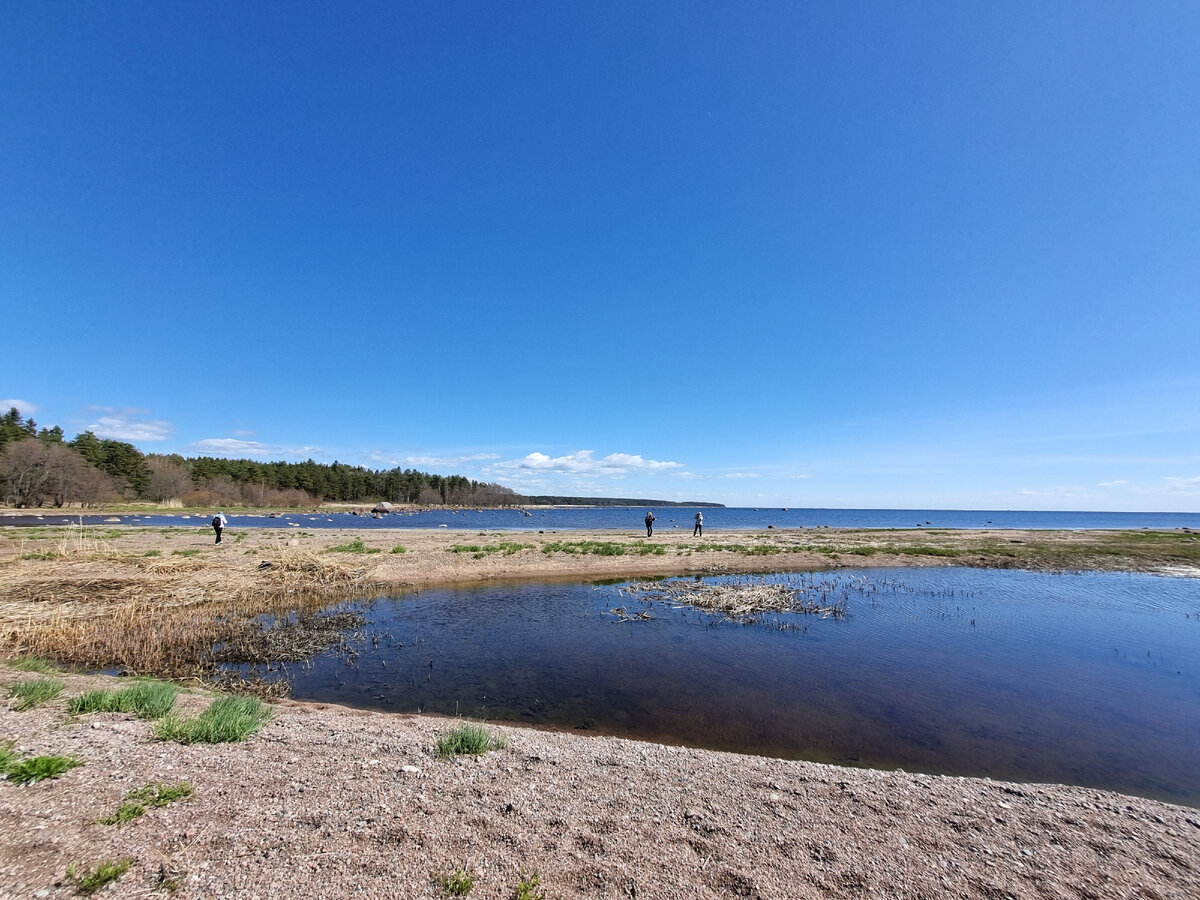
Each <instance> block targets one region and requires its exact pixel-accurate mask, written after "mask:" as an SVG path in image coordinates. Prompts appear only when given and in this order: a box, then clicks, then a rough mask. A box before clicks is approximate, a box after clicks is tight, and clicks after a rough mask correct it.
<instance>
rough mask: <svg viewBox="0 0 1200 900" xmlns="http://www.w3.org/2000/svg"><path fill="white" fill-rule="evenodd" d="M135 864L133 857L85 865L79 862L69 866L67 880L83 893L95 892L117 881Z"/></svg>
mask: <svg viewBox="0 0 1200 900" xmlns="http://www.w3.org/2000/svg"><path fill="white" fill-rule="evenodd" d="M132 865H133V860H132V859H118V860H106V861H104V862H101V863H97V864H96V865H95V866H94V867H93V866H86V867H83V866H81V865H80V863H78V862H73V863H71V864H70V865H69V866H67V880H68V881H69V882H71V883H72V884H73V885H75V890H77V891H78V892H79V893H81V894H94V893H96V891H98V890H100V888H102V887H104V886H105V885H106V884H108V883H110V882H113V881H116V880H117V879H118V878H120V877H121V876H122V875H124V874H125V873H126V872H127V871H129V867H130V866H132Z"/></svg>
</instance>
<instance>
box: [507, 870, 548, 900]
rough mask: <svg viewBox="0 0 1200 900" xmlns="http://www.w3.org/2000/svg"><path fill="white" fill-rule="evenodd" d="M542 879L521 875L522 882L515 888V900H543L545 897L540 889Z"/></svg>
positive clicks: (535, 876)
mask: <svg viewBox="0 0 1200 900" xmlns="http://www.w3.org/2000/svg"><path fill="white" fill-rule="evenodd" d="M541 883H542V879H541V878H539V877H538V876H537V875H525V874H522V875H521V880H520V881H518V882H517V886H516V887H515V888H513V900H542V898H543V897H544V896H545V895H544V894H543V893H542V892H541V889H540V887H539V885H541Z"/></svg>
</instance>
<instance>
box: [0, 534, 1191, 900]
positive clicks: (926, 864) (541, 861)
mask: <svg viewBox="0 0 1200 900" xmlns="http://www.w3.org/2000/svg"><path fill="white" fill-rule="evenodd" d="M356 542H357V543H356ZM397 548H403V552H399V551H397ZM370 551H378V552H370ZM964 564H965V565H985V566H1020V567H1023V568H1042V569H1084V568H1093V569H1110V570H1130V571H1164V572H1173V573H1177V574H1188V573H1190V574H1195V573H1196V572H1198V571H1200V544H1197V542H1196V540H1195V536H1194V535H1190V534H1187V533H1174V532H1171V533H1152V534H1148V535H1139V534H1134V533H1110V532H1100V533H1097V532H1050V533H1047V532H1000V531H988V532H937V533H933V532H930V531H925V530H921V531H913V532H898V531H896V532H894V531H887V532H874V531H834V530H824V529H821V530H811V529H806V530H797V531H779V532H770V533H762V532H759V533H747V532H731V533H728V534H710V535H707V536H705V538H704V539H703V540H701V539H699V538H696V539H693V538H691V536H690V534H683V533H678V532H676V533H672V532H667V533H662V534H661V535H658V534H656V536H655V537H654V538H653V539H652V540H649V541H647V540H646V539H645V536H644V535H636V534H632V533H630V532H619V533H618V532H588V533H582V532H559V533H557V534H553V533H536V532H523V533H513V532H506V533H478V534H477V533H462V532H451V531H449V530H447V529H434V530H423V531H415V530H409V529H395V530H384V531H378V530H371V531H355V530H329V531H325V530H315V529H314V530H312V531H305V530H304V529H302V528H298V529H292V530H289V531H288V532H284V533H280V532H278V531H267V530H266V529H261V530H260V529H233V530H231V531H227V532H226V535H225V540H224V542H223V543H222V545H220V546H216V545H214V544H213V537H212V531H211V529H209V528H197V527H190V528H173V529H137V528H125V527H107V526H106V527H104V528H97V529H90V528H89V529H82V530H81V529H78V528H76V529H65V528H56V529H34V530H26V529H13V528H3V529H0V574H2V576H3V577H2V578H0V627H2V629H3V635H4V637H3V641H4V643H3V648H4V650H5V651H6V652H8V653H22V652H28V651H29V650H30V649H39V650H43V651H44V650H45V649H46V648H45V646H42V645H36V641H35V639H38V638H39V637H40V638H48V637H49V638H52V637H54V636H55V635H57V636H58V637H59V638H61V639H62V640H63V641H64V645H63V649H64V650H66V649H68V648H69V647H78V646H81V641H82V642H83V645H86V644H87V641H88V640H90V641H92V642H93V643H92V644H91V645H90V646H92V647H93V649H95V648H96V647H99V649H100V651H104V652H111V651H114V650H115V649H120V648H115V647H111V646H109V647H106V646H103V645H102V642H100V639H101V637H103V636H104V635H108V636H109V639H113V640H115V639H116V637H117V635H118V634H122V635H126V637H127V636H128V632H129V631H130V629H132V628H135V627H145V628H147V630H148V637H147V646H152V645H154V644H158V643H161V642H162V641H163V640H164V639H166V638H167V637H168V636H169V634H168V632H169V630H170V629H171V628H176V627H177V626H178V623H179V622H180V621H185V620H186V621H193V622H196V623H199V622H207V621H209V620H211V619H213V618H214V614H215V613H216V612H218V611H223V612H225V613H227V612H228V611H230V610H233V609H236V610H239V611H240V612H241V613H243V614H253V613H254V612H256V611H259V610H265V609H277V608H279V607H280V605H281V604H282V605H286V604H289V603H300V602H305V603H312V604H314V605H315V604H320V603H323V602H328V600H329V599H330V598H331V597H341V596H347V595H355V594H356V595H358V596H369V595H372V594H373V593H377V592H379V591H382V590H409V589H420V588H421V587H423V586H426V585H432V584H445V583H461V582H471V581H479V580H491V579H498V578H507V579H527V578H570V579H575V580H587V579H594V578H606V577H624V576H635V577H636V576H639V575H663V574H688V573H724V572H755V571H784V570H800V569H812V568H829V567H832V566H846V567H863V566H878V565H888V566H891V565H964ZM301 598H303V599H301ZM189 617H190V618H189ZM134 623H142V624H141V625H140V626H135V624H134ZM197 627H199V626H198V625H197ZM170 633H171V634H173V633H174V632H170ZM201 636H202V637H203V635H201ZM126 649H127V648H126ZM60 658H61V657H60ZM38 677H41V676H37V675H33V674H31V673H27V672H18V671H15V670H12V669H7V668H3V667H0V681H2V683H3V685H4V686H5V687H7V686H11V685H12V684H14V683H17V682H21V681H29V680H33V679H35V678H38ZM57 677H61V678H62V680H63V681H64V682H66V685H67V687H66V690H65V691H64V693H63V695H62V697H60V698H59V699H56V700H54V701H51V702H50V703H48V704H46V705H45V706H42V707H38V708H36V709H33V710H30V711H26V712H16V711H14V710H12V709H5V710H3V711H0V739H9V740H12V741H13V742H14V743H15V745H16V746H17V747H18V748H19V749H20V751H21V752H22V753H23V754H26V755H33V754H66V755H74V756H76V757H78V758H79V759H80V760H81V761H83V763H84V765H82V766H80V767H79V768H76V769H72V770H71V771H69V772H67V773H66V774H64V775H63V776H61V777H60V778H58V779H55V780H49V781H43V782H39V783H36V784H33V785H29V786H24V787H19V786H17V785H14V784H11V783H8V782H4V783H0V897H14V898H15V897H67V896H73V895H74V888H73V887H72V886H71V885H70V883H69V882H68V881H67V880H66V878H65V873H66V870H67V867H68V866H69V865H70V864H71V863H72V862H75V861H78V862H80V863H81V864H85V865H86V864H94V863H97V862H100V861H104V860H110V861H111V860H119V859H130V860H133V863H132V866H131V868H130V869H129V871H128V872H126V873H125V875H124V876H123V877H122V878H121V879H120V881H119V882H118V883H116V884H115V885H114V886H112V887H109V888H106V889H105V890H104V892H103V895H104V896H119V897H133V896H138V897H144V896H148V895H150V894H151V892H152V891H153V890H154V889H155V888H157V887H162V886H164V885H174V886H175V887H174V896H179V897H201V896H203V897H209V896H214V895H231V894H233V895H239V896H247V897H277V896H283V895H285V894H295V893H300V894H302V895H303V896H305V897H330V898H333V897H345V896H349V895H352V894H363V895H365V896H380V897H430V898H433V897H442V896H446V893H445V892H444V891H443V889H442V888H440V887H439V886H438V885H437V884H436V882H435V878H436V876H437V875H439V874H448V873H450V872H452V871H454V870H455V869H459V868H461V869H464V870H465V871H467V872H468V873H470V874H471V875H472V876H473V877H474V887H473V889H472V890H471V892H470V896H472V897H491V898H510V897H513V896H514V891H515V887H516V885H517V884H518V883H519V882H520V881H521V879H522V878H525V877H527V876H531V875H534V874H536V875H537V876H538V877H539V879H540V888H539V890H540V891H541V894H538V895H535V896H544V897H547V898H549V897H562V898H574V897H598V898H636V897H642V898H657V897H664V898H676V897H678V898H691V897H700V898H718V897H720V898H724V897H739V896H740V897H762V898H792V897H800V898H807V897H812V898H818V897H821V898H843V897H845V898H850V897H880V898H882V897H901V898H918V897H928V898H933V897H947V898H1002V897H1017V898H1024V897H1104V898H1107V897H1114V898H1116V897H1149V898H1153V897H1161V898H1175V897H1179V898H1184V897H1194V896H1197V895H1200V849H1198V847H1200V813H1198V812H1197V811H1196V810H1192V809H1186V808H1181V807H1176V806H1172V805H1169V804H1164V803H1160V802H1157V801H1152V800H1146V799H1141V798H1134V797H1128V796H1124V795H1118V794H1113V793H1108V792H1102V791H1095V790H1089V789H1084V788H1075V787H1068V786H1057V785H1015V784H1005V783H1001V782H995V781H990V780H980V779H970V778H956V777H939V776H926V775H914V774H909V773H904V772H878V771H871V770H859V769H849V768H841V767H834V766H825V765H821V764H817V763H807V762H794V761H785V760H776V759H766V758H761V757H753V756H742V755H736V754H726V753H718V752H713V751H704V750H693V749H687V748H678V747H667V746H662V745H657V744H649V743H640V742H634V741H627V740H622V739H616V738H606V737H591V736H582V735H576V734H564V733H550V732H543V731H538V730H532V729H523V728H519V727H513V726H501V725H497V726H494V727H493V726H489V729H490V730H492V731H494V732H495V733H497V734H501V735H503V736H505V737H506V738H507V740H508V745H507V747H506V748H504V749H502V750H496V751H492V752H489V753H487V754H485V755H483V756H481V757H465V758H464V757H459V758H458V759H457V760H454V761H446V760H441V759H438V758H437V757H436V755H435V753H434V750H433V748H434V745H435V743H436V740H437V738H438V736H439V735H441V734H443V733H445V732H446V731H448V730H449V729H450V728H451V727H452V726H453V724H454V723H453V722H452V721H450V720H446V719H443V718H439V717H433V716H409V715H397V714H387V713H378V712H361V711H357V710H351V709H346V708H340V707H336V706H331V705H324V704H307V703H297V702H293V701H290V700H286V699H284V700H275V701H273V704H274V708H275V716H274V718H273V720H272V721H271V722H270V723H269V724H268V725H266V726H265V727H264V729H263V730H262V731H261V732H260V733H259V734H257V735H255V736H253V737H251V738H250V739H249V740H248V741H246V742H245V743H240V744H219V745H208V744H193V745H187V746H182V745H179V744H173V743H167V742H162V741H158V740H155V739H153V737H152V732H151V726H150V724H149V723H147V722H144V721H141V720H138V719H135V718H133V717H131V716H128V715H124V714H114V713H103V714H93V715H89V716H84V717H80V718H78V719H71V718H69V717H68V716H67V715H66V713H65V699H64V698H67V697H70V696H74V695H77V694H79V693H81V692H82V691H83V690H84V689H87V688H89V687H94V686H98V685H101V686H102V685H111V684H115V683H116V679H109V678H105V677H103V676H82V675H63V676H57ZM183 702H184V703H185V705H190V706H191V707H192V708H195V709H198V708H199V707H200V706H202V705H203V704H204V703H205V702H207V698H206V695H205V694H204V693H203V692H202V691H197V692H196V693H194V694H192V695H189V696H188V697H186V698H184V700H183ZM180 781H187V782H189V783H190V784H191V786H192V787H193V789H194V795H193V797H192V798H191V799H188V800H183V801H178V802H176V803H172V804H171V805H169V806H165V807H162V808H158V809H151V810H149V811H148V812H147V814H146V815H145V816H143V817H142V818H141V819H138V820H136V821H134V822H132V823H129V824H126V825H122V826H115V825H102V824H98V823H97V821H96V820H97V819H99V818H102V817H105V816H110V815H112V813H113V811H114V810H115V809H116V807H117V806H118V805H119V804H120V802H121V799H122V798H123V797H124V796H125V794H126V793H128V792H129V791H131V790H134V789H137V788H140V787H144V786H146V785H148V784H153V783H156V782H166V783H171V784H175V783H179V782H180Z"/></svg>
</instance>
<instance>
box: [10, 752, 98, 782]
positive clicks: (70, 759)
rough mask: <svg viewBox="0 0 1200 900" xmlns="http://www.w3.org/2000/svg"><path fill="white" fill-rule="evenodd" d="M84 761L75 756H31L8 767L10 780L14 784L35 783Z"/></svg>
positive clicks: (69, 769)
mask: <svg viewBox="0 0 1200 900" xmlns="http://www.w3.org/2000/svg"><path fill="white" fill-rule="evenodd" d="M82 765H83V763H82V762H81V761H80V760H78V759H76V758H75V757H74V756H31V757H29V758H28V759H23V760H21V761H20V762H17V763H11V764H10V765H9V767H8V780H9V781H11V782H13V783H14V784H33V782H35V781H45V780H46V779H47V778H57V777H58V776H59V775H62V774H63V773H64V772H69V771H71V770H72V769H74V768H75V767H76V766H82Z"/></svg>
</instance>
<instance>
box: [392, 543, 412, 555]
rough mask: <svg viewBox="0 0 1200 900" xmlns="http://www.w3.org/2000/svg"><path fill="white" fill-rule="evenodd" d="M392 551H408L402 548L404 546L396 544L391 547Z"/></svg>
mask: <svg viewBox="0 0 1200 900" xmlns="http://www.w3.org/2000/svg"><path fill="white" fill-rule="evenodd" d="M392 552H393V553H407V552H408V551H407V550H406V549H404V547H402V546H400V545H399V544H397V545H396V546H395V547H393V548H392Z"/></svg>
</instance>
